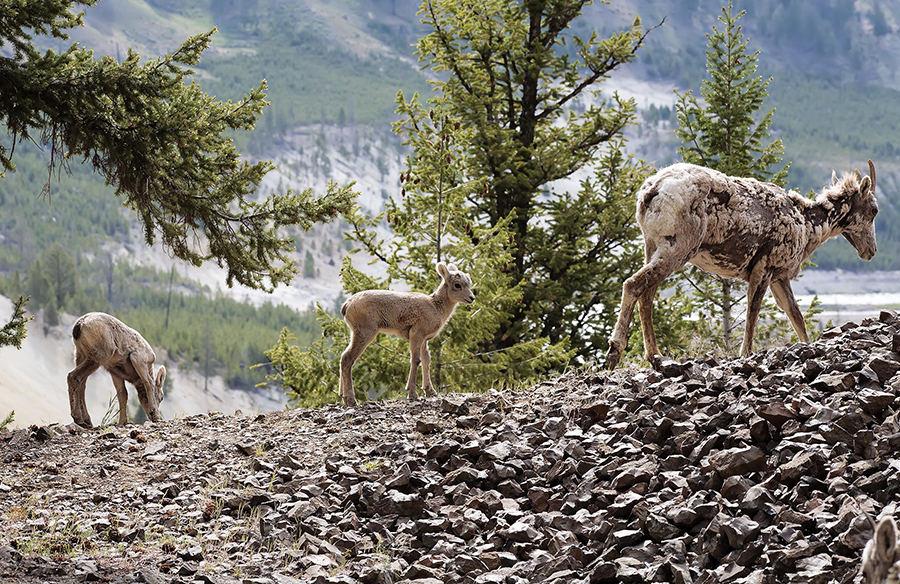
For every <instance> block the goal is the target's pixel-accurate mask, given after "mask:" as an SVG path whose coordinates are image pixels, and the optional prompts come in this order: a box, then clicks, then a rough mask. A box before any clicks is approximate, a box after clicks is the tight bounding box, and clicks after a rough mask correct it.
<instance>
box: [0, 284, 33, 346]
mask: <svg viewBox="0 0 900 584" xmlns="http://www.w3.org/2000/svg"><path fill="white" fill-rule="evenodd" d="M27 302H28V298H23V297H22V296H19V299H18V300H16V302H15V304H14V305H13V315H12V317H11V318H10V319H9V322H7V323H6V324H5V325H3V327H2V328H0V347H8V346H10V345H12V346H14V347H15V348H17V349H21V348H22V341H24V340H25V336H26V334H27V333H28V330H27V328H26V326H25V325H26V323H27V322H28V321H29V320H31V319H32V318H34V317H33V316H28V317H26V316H25V304H26V303H27Z"/></svg>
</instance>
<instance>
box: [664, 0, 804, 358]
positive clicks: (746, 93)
mask: <svg viewBox="0 0 900 584" xmlns="http://www.w3.org/2000/svg"><path fill="white" fill-rule="evenodd" d="M744 14H745V12H744V11H741V12H739V13H738V14H734V12H733V7H732V3H731V2H730V1H729V3H728V7H727V8H726V7H723V8H722V14H721V15H719V21H720V22H721V23H722V29H719V28H718V27H717V26H715V25H714V26H713V32H712V33H710V34H707V35H706V38H707V41H708V42H707V46H708V47H709V50H707V51H706V70H707V72H708V73H709V79H704V80H703V81H702V82H701V88H700V94H701V95H702V96H703V100H704V104H703V105H701V104H700V102H699V101H698V100H697V98H696V97H695V96H694V95H693V92H692V91H690V90H689V91H687V92H685V93H682V94H678V93H677V92H676V94H677V95H678V104H677V110H678V127H677V128H676V129H675V134H676V135H677V136H678V138H680V139H681V141H682V146H681V147H680V148H679V149H678V152H679V154H681V156H682V158H683V160H684V161H685V162H691V163H694V164H699V165H701V166H707V167H709V168H714V169H716V170H719V171H722V172H724V173H725V174H728V175H731V176H742V177H752V178H756V179H759V180H763V181H769V182H773V183H775V184H777V185H779V186H783V185H784V183H785V181H786V180H787V172H788V168H789V167H790V164H786V165H785V166H783V167H781V168H780V169H777V166H778V165H779V164H780V163H781V159H782V155H783V154H784V145H783V144H782V142H781V139H780V138H779V139H776V140H774V141H772V142H769V143H768V144H765V142H766V141H767V139H768V138H769V129H770V127H771V125H772V117H773V115H774V114H775V110H774V109H772V110H770V111H769V112H768V113H766V114H765V115H764V116H763V117H762V118H761V119H760V121H759V122H756V120H755V119H754V115H755V114H756V112H757V111H758V110H759V109H760V108H761V107H762V104H763V100H764V99H765V98H766V96H767V95H768V89H767V87H768V85H769V83H770V82H771V81H772V78H771V77H770V78H768V79H765V80H764V79H763V78H762V77H761V76H759V75H757V62H758V55H759V51H756V52H753V53H750V52H749V51H748V48H747V44H748V41H747V39H746V38H745V37H744V34H743V32H742V31H741V26H740V25H738V20H740V18H741V17H743V16H744ZM773 169H775V170H773ZM682 278H683V279H684V281H685V282H687V284H689V285H690V287H691V288H692V291H693V292H694V294H693V295H692V296H693V298H694V300H693V302H694V307H695V308H696V310H697V311H698V313H699V315H700V319H699V320H698V321H697V326H698V328H699V329H701V330H700V331H698V332H699V336H701V337H703V338H714V337H718V338H719V339H721V346H720V348H721V349H723V350H724V351H725V352H726V353H733V352H734V350H735V347H736V343H735V332H736V331H740V329H741V323H740V322H736V321H735V319H734V318H733V316H732V311H733V309H734V306H735V304H736V303H737V302H738V301H740V298H736V297H735V296H734V292H733V289H734V288H735V287H736V286H739V285H741V284H740V283H739V282H737V281H734V280H731V279H728V278H723V277H721V276H716V275H714V274H708V273H706V272H703V271H702V270H700V269H698V268H695V267H691V268H689V269H687V270H685V271H684V272H682ZM716 313H718V314H719V315H720V319H719V318H716ZM766 314H768V315H770V316H771V315H773V314H774V310H773V308H772V305H771V303H767V304H766V305H764V312H762V313H761V315H762V316H765V315H766Z"/></svg>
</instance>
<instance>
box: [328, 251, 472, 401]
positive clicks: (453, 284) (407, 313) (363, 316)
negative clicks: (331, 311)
mask: <svg viewBox="0 0 900 584" xmlns="http://www.w3.org/2000/svg"><path fill="white" fill-rule="evenodd" d="M437 272H438V274H440V276H441V283H440V285H439V286H438V287H437V290H435V291H434V293H433V294H431V295H430V296H429V295H427V294H422V293H420V292H394V291H391V290H364V291H362V292H357V293H356V294H354V295H353V296H351V297H350V298H349V299H348V300H347V301H346V302H344V305H343V306H341V314H342V315H343V316H344V321H346V323H347V326H348V327H349V328H350V344H349V345H348V346H347V350H345V351H344V353H343V354H342V355H341V380H340V394H341V399H342V401H343V402H344V405H348V406H353V405H356V395H355V394H354V393H353V376H352V370H353V364H354V363H356V360H357V359H359V356H360V355H362V352H363V351H364V350H365V348H366V347H367V346H369V343H371V342H372V341H373V340H374V339H375V336H376V335H377V334H378V333H379V332H382V333H388V334H392V335H396V336H398V337H402V338H404V339H408V340H409V353H410V366H409V380H408V381H407V382H406V392H407V393H408V394H409V399H418V397H419V396H418V394H417V393H416V375H417V374H418V371H419V363H421V364H422V389H423V391H424V392H425V395H426V396H427V397H434V396H436V395H437V393H435V391H434V387H432V385H431V374H430V372H429V371H428V367H429V366H430V365H431V354H430V353H429V352H428V341H430V340H431V339H433V338H434V337H436V336H437V334H438V333H439V332H441V329H442V328H444V325H445V324H447V321H448V320H450V316H451V315H453V311H454V310H455V309H456V305H457V304H458V303H460V302H465V303H466V304H472V303H473V302H475V291H474V290H472V279H471V278H470V277H469V275H468V274H466V273H465V272H460V271H459V270H458V269H457V268H456V266H455V265H453V264H450V265H449V266H445V265H444V264H443V263H438V264H437Z"/></svg>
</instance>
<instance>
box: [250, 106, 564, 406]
mask: <svg viewBox="0 0 900 584" xmlns="http://www.w3.org/2000/svg"><path fill="white" fill-rule="evenodd" d="M437 101H441V99H440V98H438V100H437ZM398 104H399V108H398V113H399V114H400V115H401V117H402V119H401V121H400V122H398V123H397V124H395V131H396V132H397V133H398V134H400V136H401V137H402V138H403V142H404V144H405V145H407V146H409V147H410V149H411V150H412V154H410V155H409V156H408V157H407V160H406V167H405V170H404V171H403V172H402V173H401V177H400V179H401V183H402V186H403V191H402V193H401V196H400V197H399V198H398V199H396V200H394V199H392V200H389V201H388V203H387V209H386V211H385V212H384V213H382V214H381V215H378V216H376V217H369V216H364V215H362V214H361V213H356V214H353V215H351V216H350V217H348V219H349V221H350V222H351V225H352V230H351V231H349V232H348V233H347V237H348V238H349V239H350V240H351V241H353V242H354V243H356V245H357V246H358V247H357V248H356V249H355V250H353V251H359V250H363V251H365V252H367V253H368V254H369V255H370V256H371V257H373V258H374V261H375V262H377V263H380V264H381V265H382V267H383V268H384V270H385V271H386V273H387V277H386V278H384V279H377V278H372V277H370V276H367V275H366V274H364V273H363V272H361V271H359V270H357V269H356V268H354V266H353V264H352V262H351V261H350V256H347V257H345V258H344V262H343V266H342V270H341V276H342V282H343V286H344V291H345V292H346V293H354V292H358V291H360V290H367V289H374V288H379V289H383V288H391V287H396V286H397V285H398V284H399V285H401V286H402V287H405V288H411V289H413V290H417V291H421V292H424V293H431V292H432V291H433V290H434V289H435V288H436V287H437V285H438V282H439V277H438V275H437V273H436V270H435V265H436V263H437V262H439V261H443V262H446V263H455V264H457V266H458V267H459V269H461V270H463V271H465V272H468V273H469V275H470V276H471V277H472V280H473V282H474V284H475V289H476V290H477V298H476V301H475V304H474V305H472V306H460V307H458V308H457V310H456V314H455V315H454V316H453V317H452V318H451V319H450V321H449V322H448V323H447V325H446V326H445V327H444V329H443V330H442V331H441V333H440V334H439V335H438V336H437V337H435V338H434V339H433V340H432V341H431V342H430V343H429V347H430V350H431V354H432V365H431V369H432V370H431V376H432V382H433V384H434V387H435V389H436V390H437V391H479V390H480V391H484V390H486V389H488V388H491V387H503V386H510V385H515V384H519V383H524V382H526V381H532V380H534V379H535V378H536V377H537V376H538V375H540V374H541V373H542V372H543V371H546V370H547V369H548V368H551V367H559V366H560V365H561V364H563V363H565V362H567V361H568V359H569V357H570V352H569V351H568V350H567V348H566V342H565V341H561V342H557V343H551V342H550V341H549V340H548V339H547V338H546V337H540V338H536V339H531V340H529V341H525V342H519V343H514V344H510V345H508V346H507V347H503V348H493V347H491V343H492V341H493V339H494V338H495V337H496V336H497V334H498V331H499V330H500V329H501V327H502V326H503V324H504V322H505V320H506V317H507V316H506V315H507V310H508V307H509V306H513V305H515V304H516V302H518V301H520V299H521V298H522V295H523V288H524V287H523V286H522V284H521V283H517V282H515V281H513V279H512V277H511V276H510V274H509V271H508V270H507V269H505V268H508V266H509V265H510V264H511V263H512V261H513V256H512V253H511V250H512V245H511V232H510V222H511V221H510V219H509V218H507V219H506V220H504V221H501V222H499V223H498V224H496V225H493V226H492V225H489V224H486V223H476V222H473V221H471V218H470V207H471V206H472V204H473V203H471V202H470V201H471V200H473V199H481V198H483V197H484V196H485V195H486V194H487V183H486V181H485V180H484V179H469V177H468V176H467V175H466V172H465V171H466V170H467V167H466V163H467V159H466V155H467V153H468V152H469V151H470V150H469V149H470V147H471V144H470V140H472V139H473V138H474V133H473V132H472V131H471V130H470V129H465V128H463V126H462V125H461V124H460V123H459V122H458V121H455V120H453V119H452V118H449V117H438V116H436V115H435V113H434V111H435V110H426V109H425V108H424V107H423V106H422V105H421V103H420V102H419V100H418V97H414V98H413V99H412V100H411V101H410V102H408V103H407V102H406V101H405V100H404V98H403V96H402V94H401V95H400V96H399V97H398ZM384 223H387V225H388V226H389V228H390V230H391V233H390V234H389V235H388V236H381V235H380V233H381V232H382V231H380V230H379V229H378V226H380V225H383V224H384ZM351 253H352V252H351ZM317 312H318V315H319V322H320V323H321V324H322V327H323V330H324V335H325V338H323V339H321V340H319V341H317V342H315V343H314V344H313V346H312V347H311V348H309V349H308V350H303V349H300V348H299V347H296V346H294V345H293V344H292V343H293V339H292V334H291V333H290V332H289V331H287V330H285V331H284V332H283V333H282V337H281V338H280V339H279V342H278V344H277V345H276V346H275V347H274V348H273V349H271V350H270V351H268V352H267V353H266V354H267V356H268V357H269V359H270V361H271V363H272V364H273V366H274V367H275V368H276V370H277V371H278V373H277V374H276V375H274V376H273V378H274V379H277V380H279V381H281V383H282V384H283V385H284V386H285V387H286V388H287V389H288V390H289V394H290V396H291V399H292V401H293V402H295V403H297V404H298V405H304V406H310V405H319V404H321V403H324V402H328V401H335V400H336V399H337V393H336V392H337V387H338V371H339V368H340V354H341V352H342V351H343V350H344V348H345V347H346V346H347V343H348V341H349V331H348V330H347V327H346V325H345V324H344V322H343V320H342V319H340V318H337V317H333V316H331V315H329V314H328V313H326V312H325V311H324V310H323V309H322V308H321V307H319V308H318V311H317ZM486 347H491V348H490V349H488V348H486ZM408 370H409V345H408V343H407V341H405V340H401V339H398V338H396V337H393V336H388V335H382V336H380V337H379V338H378V340H377V341H376V342H375V343H373V344H372V345H370V346H369V347H368V348H367V349H366V351H365V352H364V353H363V354H362V357H361V358H360V359H359V361H357V363H356V365H355V367H354V369H353V373H354V375H353V377H354V387H355V388H356V390H357V392H358V396H357V397H358V398H359V397H364V396H365V395H366V394H368V395H369V396H370V397H384V396H388V395H392V394H393V395H400V394H401V392H402V390H403V389H404V385H403V383H402V380H403V379H405V377H406V375H407V372H408Z"/></svg>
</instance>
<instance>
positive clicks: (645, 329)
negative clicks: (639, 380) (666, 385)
mask: <svg viewBox="0 0 900 584" xmlns="http://www.w3.org/2000/svg"><path fill="white" fill-rule="evenodd" d="M658 288H659V285H656V286H651V287H650V289H649V290H647V291H646V292H644V294H642V295H641V296H640V297H639V298H638V310H639V314H640V315H641V332H642V333H643V335H644V358H645V359H647V362H648V363H651V364H652V365H653V366H654V367H656V363H655V362H656V361H658V360H659V359H660V358H661V357H662V355H661V354H660V352H659V347H658V346H657V345H656V333H655V331H654V330H653V300H654V299H655V298H656V291H657V289H658Z"/></svg>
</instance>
